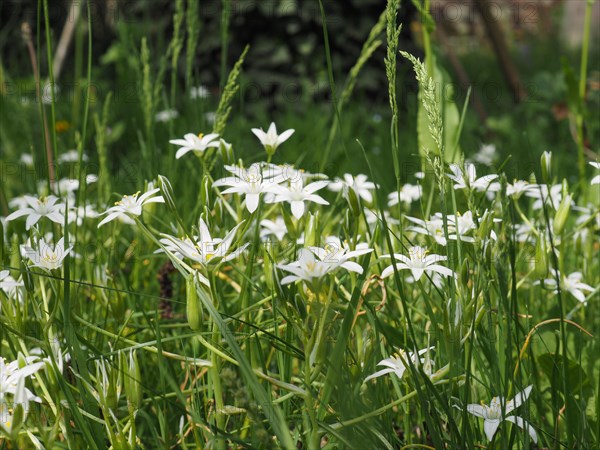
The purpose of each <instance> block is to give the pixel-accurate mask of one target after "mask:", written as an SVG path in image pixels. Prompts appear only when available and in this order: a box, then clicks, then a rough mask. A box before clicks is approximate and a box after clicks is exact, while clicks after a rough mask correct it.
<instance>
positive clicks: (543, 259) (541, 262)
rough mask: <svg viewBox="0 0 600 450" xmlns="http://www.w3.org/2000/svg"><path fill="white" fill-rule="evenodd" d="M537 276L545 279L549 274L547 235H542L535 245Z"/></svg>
mask: <svg viewBox="0 0 600 450" xmlns="http://www.w3.org/2000/svg"><path fill="white" fill-rule="evenodd" d="M534 268H535V276H536V278H538V279H541V278H545V277H546V275H547V274H548V247H547V243H546V235H545V233H543V232H542V233H540V235H539V236H538V239H537V242H536V243H535V267H534Z"/></svg>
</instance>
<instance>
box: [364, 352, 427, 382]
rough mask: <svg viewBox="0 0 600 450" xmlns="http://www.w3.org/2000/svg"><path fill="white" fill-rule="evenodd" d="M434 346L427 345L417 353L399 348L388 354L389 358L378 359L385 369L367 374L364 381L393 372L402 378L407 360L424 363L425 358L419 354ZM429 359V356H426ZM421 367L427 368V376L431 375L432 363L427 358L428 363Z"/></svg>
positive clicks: (419, 363)
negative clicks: (395, 351) (393, 353)
mask: <svg viewBox="0 0 600 450" xmlns="http://www.w3.org/2000/svg"><path fill="white" fill-rule="evenodd" d="M433 348H434V347H427V348H424V349H423V350H419V351H418V352H417V353H413V352H408V353H407V352H405V351H404V350H400V351H398V353H396V354H395V355H393V356H390V357H389V358H386V359H383V360H381V361H379V362H378V363H377V365H378V366H385V369H382V370H379V371H377V372H375V373H373V374H371V375H369V376H368V377H367V378H365V381H364V383H366V382H367V381H369V380H372V379H373V378H377V377H380V376H382V375H385V374H388V373H395V374H396V376H398V378H402V377H403V376H404V372H406V369H407V368H408V367H410V366H409V364H410V363H409V362H408V361H409V360H410V361H412V364H413V365H415V366H418V365H421V364H424V363H425V362H426V359H425V358H420V356H421V355H422V354H424V353H428V352H429V350H433ZM428 359H429V358H428ZM423 369H424V370H425V369H427V370H426V371H425V373H426V374H427V375H428V376H431V373H432V364H431V361H430V360H429V364H427V365H424V366H423Z"/></svg>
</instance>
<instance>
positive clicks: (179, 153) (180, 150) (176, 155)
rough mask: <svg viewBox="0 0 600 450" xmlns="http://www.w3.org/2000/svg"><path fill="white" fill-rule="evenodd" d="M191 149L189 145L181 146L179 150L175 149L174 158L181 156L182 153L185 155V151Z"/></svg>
mask: <svg viewBox="0 0 600 450" xmlns="http://www.w3.org/2000/svg"><path fill="white" fill-rule="evenodd" d="M191 150H192V149H191V148H189V147H181V148H180V149H179V150H177V153H175V159H179V158H181V157H182V156H183V155H185V154H186V153H187V152H189V151H191Z"/></svg>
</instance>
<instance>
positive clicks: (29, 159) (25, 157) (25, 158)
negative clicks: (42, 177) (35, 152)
mask: <svg viewBox="0 0 600 450" xmlns="http://www.w3.org/2000/svg"><path fill="white" fill-rule="evenodd" d="M19 161H21V164H24V165H26V166H27V167H33V156H32V155H31V153H21V158H20V160H19Z"/></svg>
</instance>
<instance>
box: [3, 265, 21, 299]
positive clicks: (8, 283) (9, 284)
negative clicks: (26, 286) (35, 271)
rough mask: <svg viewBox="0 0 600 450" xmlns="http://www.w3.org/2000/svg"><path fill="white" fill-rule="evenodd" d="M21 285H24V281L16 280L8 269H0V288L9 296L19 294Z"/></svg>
mask: <svg viewBox="0 0 600 450" xmlns="http://www.w3.org/2000/svg"><path fill="white" fill-rule="evenodd" d="M21 287H23V282H22V281H17V280H15V279H14V278H13V277H12V276H11V275H10V272H9V271H8V270H0V289H2V290H3V291H4V293H5V294H6V296H7V297H8V298H13V297H15V296H17V295H18V294H19V289H20V288H21Z"/></svg>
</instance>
